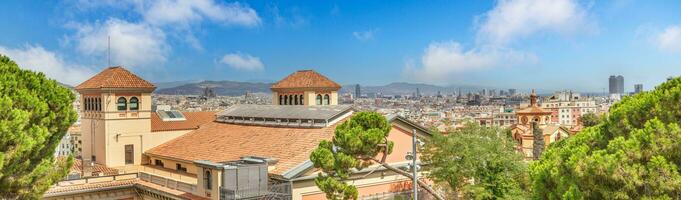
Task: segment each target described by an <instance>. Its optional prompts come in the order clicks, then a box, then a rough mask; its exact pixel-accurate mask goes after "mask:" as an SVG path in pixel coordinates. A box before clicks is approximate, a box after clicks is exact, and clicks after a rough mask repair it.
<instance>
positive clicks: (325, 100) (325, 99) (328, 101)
mask: <svg viewBox="0 0 681 200" xmlns="http://www.w3.org/2000/svg"><path fill="white" fill-rule="evenodd" d="M329 104H331V98H329V95H328V94H325V95H324V105H329Z"/></svg>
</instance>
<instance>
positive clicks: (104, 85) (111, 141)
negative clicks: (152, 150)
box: [76, 67, 156, 166]
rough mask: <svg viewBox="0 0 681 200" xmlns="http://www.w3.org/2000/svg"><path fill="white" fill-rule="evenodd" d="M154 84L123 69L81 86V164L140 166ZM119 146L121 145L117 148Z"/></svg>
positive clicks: (108, 71)
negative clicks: (141, 140) (141, 136)
mask: <svg viewBox="0 0 681 200" xmlns="http://www.w3.org/2000/svg"><path fill="white" fill-rule="evenodd" d="M154 89H156V86H154V84H151V83H149V82H148V81H146V80H144V79H142V78H140V77H138V76H137V75H135V74H133V73H132V72H130V71H128V70H126V69H125V68H123V67H109V68H106V69H104V70H103V71H102V72H100V73H99V74H97V75H95V76H93V77H91V78H90V79H88V80H86V81H85V82H83V83H81V84H80V85H78V86H76V91H78V93H80V102H81V109H80V111H81V112H80V116H81V129H82V133H83V136H82V141H83V145H82V148H83V149H82V158H83V161H84V163H85V164H86V165H87V163H90V162H89V161H93V162H95V163H99V164H103V165H106V166H124V165H133V164H140V163H141V160H142V158H141V156H139V155H141V154H140V153H141V152H142V150H143V147H142V146H141V144H139V143H140V142H138V141H139V140H140V136H133V135H131V134H130V133H138V134H142V133H149V132H150V130H151V126H150V124H151V121H150V118H151V113H152V112H151V92H153V91H154ZM119 144H120V145H119Z"/></svg>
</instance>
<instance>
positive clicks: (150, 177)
mask: <svg viewBox="0 0 681 200" xmlns="http://www.w3.org/2000/svg"><path fill="white" fill-rule="evenodd" d="M139 178H140V180H143V181H146V182H149V183H153V184H156V185H160V186H163V187H167V188H170V189H174V190H179V191H183V192H188V193H194V192H196V185H195V184H191V183H186V182H183V181H179V180H175V179H171V178H165V177H162V176H157V175H154V174H151V173H147V172H139Z"/></svg>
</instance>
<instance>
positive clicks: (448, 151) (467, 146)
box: [421, 123, 529, 199]
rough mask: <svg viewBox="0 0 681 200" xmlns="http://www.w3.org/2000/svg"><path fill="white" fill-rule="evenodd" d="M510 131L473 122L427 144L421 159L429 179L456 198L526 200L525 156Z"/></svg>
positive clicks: (437, 134) (439, 136) (451, 197)
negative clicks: (460, 196) (461, 195)
mask: <svg viewBox="0 0 681 200" xmlns="http://www.w3.org/2000/svg"><path fill="white" fill-rule="evenodd" d="M515 148H516V143H515V141H513V140H512V138H511V136H510V132H509V131H508V130H502V129H499V128H486V127H481V126H478V125H477V124H473V123H469V124H467V125H466V126H465V127H464V128H463V129H460V130H455V131H453V132H450V133H448V134H447V135H442V134H439V133H434V136H433V137H432V139H431V140H429V141H428V142H426V146H425V147H424V149H423V153H422V155H423V156H422V157H421V160H422V161H423V162H424V166H426V170H427V171H429V174H428V178H430V179H431V180H433V181H435V183H437V184H438V185H441V186H443V187H444V188H446V189H447V190H449V192H448V193H449V194H450V197H449V198H448V199H455V198H457V197H458V195H459V194H463V196H464V197H465V199H522V198H524V197H525V194H526V192H524V190H525V189H527V188H528V186H529V185H528V179H527V168H526V165H525V163H524V161H523V156H522V155H521V154H520V153H518V152H517V151H516V149H515Z"/></svg>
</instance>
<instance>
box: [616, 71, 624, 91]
mask: <svg viewBox="0 0 681 200" xmlns="http://www.w3.org/2000/svg"><path fill="white" fill-rule="evenodd" d="M617 93H620V94H624V76H622V75H619V76H617Z"/></svg>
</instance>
